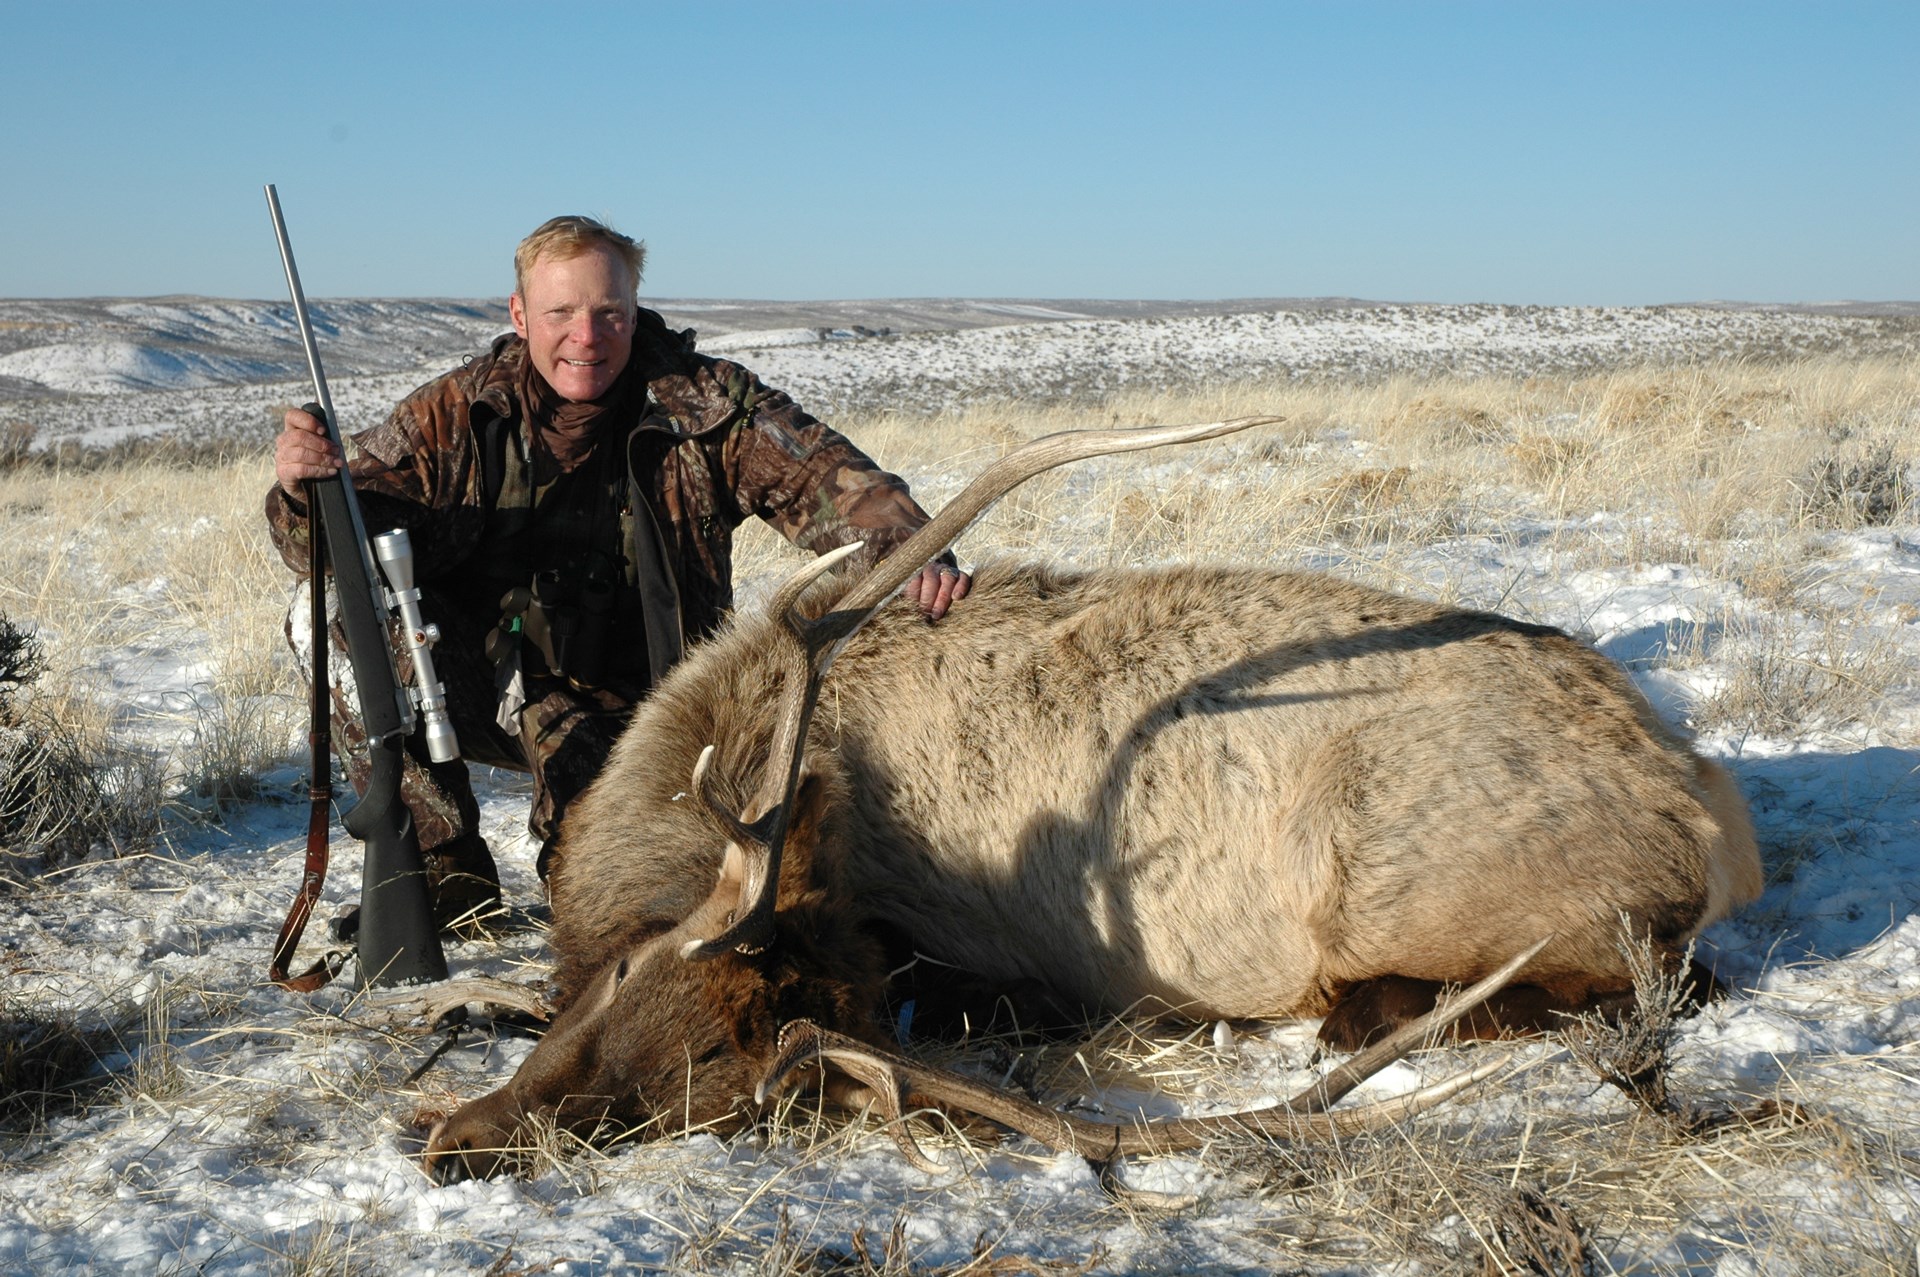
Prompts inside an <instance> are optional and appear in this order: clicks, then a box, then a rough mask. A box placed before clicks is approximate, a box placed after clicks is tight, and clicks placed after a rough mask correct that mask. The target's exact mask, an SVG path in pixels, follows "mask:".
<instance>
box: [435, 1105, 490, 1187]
mask: <svg viewBox="0 0 1920 1277" xmlns="http://www.w3.org/2000/svg"><path fill="white" fill-rule="evenodd" d="M420 1160H421V1163H422V1165H421V1169H422V1170H424V1171H426V1173H427V1178H428V1179H430V1180H432V1181H433V1182H434V1183H436V1184H439V1185H441V1186H443V1187H444V1186H446V1185H448V1184H459V1183H464V1182H465V1181H467V1180H470V1179H486V1178H488V1177H489V1176H491V1175H492V1174H493V1173H494V1171H495V1170H497V1169H498V1168H499V1164H500V1157H499V1150H498V1149H491V1148H475V1147H473V1145H472V1142H471V1141H470V1140H469V1139H468V1138H466V1137H465V1136H460V1135H452V1136H450V1135H448V1134H447V1123H446V1119H444V1118H443V1119H441V1121H440V1122H439V1123H438V1124H437V1125H435V1126H434V1128H433V1131H432V1133H431V1134H429V1135H428V1136H427V1151H426V1152H425V1153H424V1154H422V1156H421V1159H420Z"/></svg>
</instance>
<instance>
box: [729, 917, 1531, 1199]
mask: <svg viewBox="0 0 1920 1277" xmlns="http://www.w3.org/2000/svg"><path fill="white" fill-rule="evenodd" d="M1552 939H1553V937H1552V936H1548V937H1547V938H1546V939H1545V940H1542V941H1540V942H1539V943H1538V944H1535V945H1533V946H1532V947H1531V948H1529V949H1527V950H1526V951H1525V952H1524V953H1521V954H1519V955H1518V956H1516V957H1515V958H1513V959H1512V960H1511V961H1510V962H1508V963H1507V964H1506V965H1505V966H1503V967H1501V968H1500V969H1499V970H1498V971H1495V972H1494V973H1493V974H1492V975H1490V976H1488V977H1487V978H1486V979H1484V980H1482V981H1480V982H1479V983H1478V984H1476V985H1474V986H1473V987H1472V988H1469V989H1465V990H1463V991H1461V992H1459V993H1456V994H1454V995H1453V996H1452V997H1450V998H1447V999H1446V1000H1444V1001H1443V1002H1441V1003H1440V1004H1439V1005H1437V1006H1435V1007H1434V1009H1433V1010H1431V1011H1429V1012H1428V1013H1427V1014H1426V1015H1424V1016H1421V1017H1420V1018H1419V1019H1418V1020H1416V1021H1414V1022H1413V1023H1411V1024H1408V1025H1405V1026H1404V1027H1402V1028H1400V1029H1399V1030H1397V1031H1395V1032H1394V1033H1393V1034H1392V1035H1390V1036H1389V1037H1387V1038H1386V1039H1384V1040H1382V1041H1381V1042H1379V1043H1377V1044H1376V1045H1374V1046H1372V1047H1370V1048H1368V1049H1367V1050H1365V1051H1363V1052H1361V1053H1360V1054H1358V1055H1356V1056H1354V1057H1353V1058H1352V1059H1350V1060H1348V1061H1347V1063H1346V1064H1344V1065H1342V1066H1341V1067H1340V1068H1338V1069H1335V1070H1334V1071H1333V1072H1331V1073H1329V1074H1328V1075H1327V1076H1326V1077H1324V1078H1322V1079H1320V1080H1319V1081H1317V1082H1314V1083H1313V1084H1311V1085H1310V1086H1308V1087H1307V1088H1305V1089H1304V1090H1301V1091H1299V1092H1297V1093H1296V1094H1294V1095H1291V1096H1289V1097H1287V1098H1286V1099H1284V1100H1281V1101H1280V1102H1279V1103H1277V1104H1272V1105H1268V1106H1267V1107H1265V1108H1258V1109H1249V1110H1247V1111H1245V1112H1240V1113H1222V1114H1218V1115H1216V1116H1212V1117H1182V1118H1170V1119H1167V1120H1164V1121H1158V1122H1152V1121H1147V1120H1146V1119H1136V1120H1135V1121H1134V1122H1132V1123H1120V1122H1097V1121H1093V1120H1091V1119H1089V1118H1084V1117H1079V1116H1076V1115H1075V1114H1072V1113H1061V1112H1058V1111H1056V1110H1054V1109H1050V1108H1045V1107H1043V1106H1041V1105H1039V1104H1035V1103H1033V1102H1032V1101H1030V1100H1027V1099H1025V1098H1023V1097H1021V1096H1018V1095H1014V1094H1012V1093H1011V1092H1008V1091H1004V1090H1001V1089H999V1088H998V1087H994V1086H989V1085H987V1084H986V1083H983V1082H977V1081H974V1080H973V1079H972V1078H966V1077H962V1076H960V1075H959V1074H957V1073H949V1072H947V1071H946V1070H945V1069H938V1068H933V1067H931V1066H929V1065H925V1064H917V1063H915V1062H914V1061H911V1060H907V1059H904V1058H902V1057H900V1056H897V1055H893V1054H891V1053H890V1052H887V1051H882V1050H880V1049H878V1048H875V1047H872V1046H869V1045H867V1044H866V1043H865V1042H861V1041H858V1040H856V1039H854V1038H850V1037H847V1036H845V1035H844V1034H840V1033H835V1032H833V1031H831V1030H829V1029H823V1028H821V1027H820V1026H819V1025H817V1024H815V1023H813V1022H812V1021H811V1020H795V1021H793V1022H791V1023H789V1024H787V1025H784V1026H782V1028H781V1030H780V1041H779V1046H778V1048H777V1050H776V1051H775V1053H774V1058H773V1061H772V1063H771V1064H769V1065H768V1067H767V1071H766V1075H765V1076H764V1077H763V1078H762V1080H761V1082H760V1086H759V1088H758V1090H757V1091H756V1092H755V1095H754V1098H755V1100H756V1101H757V1102H759V1103H761V1104H764V1103H766V1100H767V1097H768V1096H769V1095H771V1094H774V1093H776V1092H777V1091H778V1090H779V1089H780V1088H781V1087H782V1085H783V1084H784V1083H785V1082H786V1081H787V1080H788V1079H789V1078H790V1077H791V1076H792V1074H793V1072H794V1071H795V1070H796V1069H798V1068H800V1067H802V1066H803V1065H807V1064H812V1063H818V1064H820V1065H821V1066H822V1067H825V1066H827V1065H832V1066H834V1067H836V1068H838V1069H840V1070H842V1071H843V1072H845V1073H847V1074H848V1075H849V1076H851V1077H852V1078H853V1079H854V1080H855V1081H858V1082H860V1083H862V1084H864V1085H865V1086H866V1087H867V1089H868V1090H870V1091H872V1092H873V1094H874V1097H875V1100H874V1103H875V1105H876V1107H877V1108H878V1109H879V1111H880V1114H881V1116H882V1117H884V1118H886V1119H887V1120H888V1122H889V1124H890V1128H891V1131H892V1134H893V1138H894V1141H895V1142H896V1143H897V1144H899V1146H900V1151H901V1152H902V1153H903V1154H904V1155H905V1156H906V1158H907V1160H908V1161H910V1162H912V1163H913V1165H914V1166H915V1167H916V1168H918V1169H919V1170H922V1171H925V1172H927V1173H929V1174H938V1173H939V1172H940V1171H942V1170H944V1169H945V1168H944V1167H943V1166H941V1164H940V1163H939V1162H937V1161H935V1160H934V1159H932V1158H930V1157H928V1156H927V1155H926V1153H925V1152H923V1151H922V1150H921V1148H920V1146H919V1144H918V1143H916V1142H915V1141H914V1138H913V1135H912V1133H911V1132H910V1131H909V1130H908V1129H907V1126H906V1123H905V1122H904V1121H902V1120H901V1119H902V1118H903V1117H904V1116H905V1112H906V1109H907V1107H908V1104H909V1103H910V1098H911V1100H912V1101H918V1102H919V1103H922V1104H926V1103H932V1104H940V1105H945V1106H947V1107H950V1108H953V1109H957V1110H960V1111H962V1112H967V1113H975V1114H978V1115H979V1116H981V1117H985V1118H989V1119H991V1120H992V1121H995V1122H998V1123H1000V1124H1001V1125H1002V1126H1006V1127H1009V1128H1011V1129H1012V1130H1015V1131H1019V1132H1020V1133H1021V1134H1023V1135H1028V1136H1031V1137H1032V1138H1033V1139H1036V1140H1038V1141H1039V1142H1040V1143H1042V1144H1045V1145H1046V1146H1047V1147H1048V1148H1051V1149H1054V1150H1055V1151H1057V1152H1063V1153H1065V1152H1071V1153H1078V1154H1080V1155H1081V1156H1083V1157H1086V1158H1088V1159H1090V1160H1092V1161H1094V1162H1096V1163H1103V1164H1106V1165H1108V1166H1110V1165H1111V1164H1112V1162H1113V1161H1114V1160H1115V1159H1117V1158H1121V1157H1125V1156H1127V1155H1128V1154H1130V1153H1171V1152H1178V1151H1180V1150H1182V1149H1190V1148H1198V1147H1200V1146H1202V1145H1204V1144H1207V1143H1209V1142H1211V1141H1213V1140H1216V1139H1219V1138H1220V1137H1221V1136H1223V1135H1229V1134H1247V1133H1251V1134H1256V1135H1263V1136H1266V1137H1267V1138H1269V1139H1284V1140H1328V1139H1335V1138H1338V1137H1340V1136H1343V1135H1350V1134H1354V1133H1356V1132H1361V1131H1371V1130H1378V1129H1379V1128H1381V1127H1383V1126H1387V1125H1390V1124H1392V1123H1394V1122H1398V1121H1402V1120H1404V1119H1406V1118H1409V1117H1412V1116H1413V1115H1414V1114H1416V1113H1421V1112H1424V1111H1426V1110H1427V1109H1430V1108H1433V1107H1434V1106H1436V1105H1439V1104H1442V1103H1444V1102H1446V1101H1447V1100H1449V1099H1452V1098H1453V1097H1454V1096H1456V1095H1458V1094H1460V1092H1462V1091H1465V1090H1467V1089H1468V1088H1469V1087H1472V1086H1476V1085H1478V1084H1479V1083H1480V1082H1483V1081H1485V1080H1486V1079H1487V1078H1489V1077H1492V1076H1493V1075H1494V1074H1495V1073H1498V1072H1499V1071H1500V1070H1501V1069H1503V1068H1505V1067H1506V1066H1507V1064H1508V1063H1509V1061H1510V1060H1511V1058H1512V1056H1511V1054H1510V1053H1508V1052H1502V1053H1500V1054H1499V1055H1497V1056H1496V1057H1495V1058H1493V1059H1492V1060H1488V1061H1485V1062H1483V1063H1481V1064H1477V1065H1475V1066H1473V1067H1472V1068H1468V1069H1464V1070H1462V1071H1460V1072H1458V1073H1454V1074H1452V1075H1450V1076H1448V1077H1445V1078H1442V1079H1441V1080H1440V1081H1438V1082H1434V1083H1432V1084H1431V1085H1428V1086H1425V1087H1422V1088H1421V1089H1419V1090H1417V1091H1413V1092H1411V1093H1409V1094H1406V1095H1401V1096H1398V1097H1396V1098H1394V1099H1391V1100H1382V1101H1380V1102H1378V1103H1375V1104H1369V1105H1365V1106H1363V1107H1359V1108H1349V1109H1342V1110H1340V1111H1339V1112H1329V1111H1328V1109H1329V1106H1331V1105H1332V1104H1333V1103H1334V1102H1335V1101H1337V1100H1339V1099H1340V1098H1341V1097H1342V1096H1344V1095H1346V1094H1347V1092H1349V1091H1351V1090H1352V1089H1353V1088H1354V1087H1356V1086H1358V1085H1360V1083H1362V1082H1364V1081H1365V1080H1366V1079H1367V1078H1369V1077H1371V1076H1372V1075H1373V1074H1375V1073H1378V1072H1379V1071H1380V1070H1381V1069H1383V1068H1385V1067H1386V1066H1387V1065H1389V1064H1391V1063H1393V1062H1394V1061H1395V1060H1397V1059H1399V1058H1400V1057H1401V1056H1403V1055H1405V1054H1406V1053H1407V1052H1408V1051H1410V1050H1412V1049H1413V1048H1414V1047H1415V1046H1418V1045H1419V1044H1420V1043H1421V1042H1423V1041H1426V1040H1427V1039H1429V1038H1430V1037H1432V1036H1433V1035H1434V1034H1437V1033H1438V1032H1439V1031H1440V1030H1441V1029H1444V1028H1446V1027H1447V1026H1448V1025H1449V1024H1452V1023H1453V1022H1454V1021H1455V1020H1457V1019H1459V1018H1460V1017H1461V1016H1463V1015H1465V1014H1466V1013H1467V1012H1469V1011H1471V1010H1473V1008H1475V1007H1477V1006H1479V1005H1480V1004H1481V1003H1483V1002H1485V1001H1486V1000H1487V999H1488V998H1490V997H1492V996H1493V995H1494V994H1495V993H1497V992H1498V991H1499V990H1500V989H1501V988H1502V987H1504V986H1505V985H1506V984H1507V982H1508V981H1510V980H1512V979H1513V977H1514V976H1515V975H1516V974H1518V972H1519V971H1520V969H1521V968H1522V967H1523V966H1525V965H1526V964H1527V962H1528V961H1529V960H1531V959H1532V958H1533V956H1534V955H1535V954H1537V953H1539V952H1540V951H1541V950H1542V949H1544V948H1545V947H1546V946H1547V944H1548V942H1549V941H1551V940H1552Z"/></svg>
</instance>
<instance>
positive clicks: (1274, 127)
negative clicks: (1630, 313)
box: [0, 0, 1920, 304]
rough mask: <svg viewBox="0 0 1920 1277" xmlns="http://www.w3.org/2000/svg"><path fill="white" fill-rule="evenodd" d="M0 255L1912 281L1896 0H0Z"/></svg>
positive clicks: (1014, 274) (882, 284) (263, 275)
mask: <svg viewBox="0 0 1920 1277" xmlns="http://www.w3.org/2000/svg"><path fill="white" fill-rule="evenodd" d="M0 148H3V149H0V161H3V162H0V244H4V249H0V296H9V297H47V296H80V295H101V294H105V295H120V294H136V295H144V294H157V293H201V294H208V295H213V296H239V297H277V296H279V295H280V291H281V288H282V287H283V285H282V281H281V279H280V276H279V273H278V269H279V268H278V262H277V258H276V256H275V253H274V247H273V238H272V233H271V226H270V223H269V222H268V219H267V214H266V207H265V202H264V200H263V198H262V196H261V192H260V188H261V185H262V184H263V183H265V182H268V181H271V182H274V183H276V184H277V185H278V187H279V190H280V194H281V198H282V201H283V202H284V204H285V206H286V214H287V220H288V224H289V227H290V230H291V233H292V236H293V241H294V245H295V248H296V250H297V252H298V254H299V258H300V266H301V272H302V275H303V278H304V282H305V284H306V287H307V290H308V291H309V292H310V293H312V294H313V295H315V296H377V295H389V296H410V295H437V296H488V295H500V294H504V293H505V292H506V291H508V290H509V289H510V287H511V254H512V248H513V245H514V243H515V242H517V240H518V239H519V238H520V236H521V235H523V234H525V233H526V232H527V231H528V230H530V229H532V227H533V226H534V225H536V224H537V223H538V222H540V221H541V220H542V219H544V218H545V217H548V216H550V215H552V214H555V213H560V212H585V213H591V214H594V215H598V216H601V217H604V218H606V219H608V220H610V221H612V222H613V223H614V224H615V225H617V226H619V227H620V228H621V229H623V230H626V231H628V232H629V233H631V234H635V235H637V236H639V237H641V238H643V239H645V240H646V241H647V243H648V245H649V247H650V251H651V254H652V263H651V265H650V267H649V270H648V278H647V282H646V286H645V290H644V291H646V292H650V293H653V294H655V295H659V296H678V297H761V298H796V299H798V298H833V297H909V296H1013V297H1160V298H1219V297H1281V296H1327V295H1344V296H1358V297H1369V298H1379V299H1394V300H1421V301H1507V302H1541V303H1577V304H1639V303H1655V302H1664V301H1681V300H1704V299H1746V300H1764V301H1820V300H1834V299H1840V298H1857V299H1868V300H1881V299H1893V298H1900V299H1917V298H1920V4H1915V3H1912V0H1907V2H1905V3H1898V4H1893V3H1889V4H1844V3H1840V4H1833V3H1822V4H1806V5H1779V4H1768V3H1740V4H1717V3H1663V4H1628V3H1610V4H1584V3H1532V4H1510V3H1459V4H1441V3H1420V4H1413V3H1403V4H1394V3H1362V2H1356V3H1350V4H1335V3H1321V4H1294V3H1269V4H1256V3H1207V2H1197V0H1188V2H1186V3H1180V4H1136V3H1129V2H1127V0H1108V2H1106V3H1099V4H1094V3H1084V4H1069V3H1048V2H1047V0H1027V2H1026V3H992V2H986V3H964V4H962V3H952V4H934V3H926V2H899V3H802V2H799V0H786V2H784V3H744V2H743V3H711V4H682V3H672V4H669V3H658V4H611V3H601V4H597V5H584V6H583V5H567V6H562V5H555V4H544V3H522V4H514V5H505V4H491V3H466V4H459V5H452V4H425V3H414V4H378V5H375V4H355V3H329V2H327V0H305V2H303V3H279V2H277V0H275V2H268V0H253V2H252V3H248V4H235V5H215V4H191V3H188V4H156V3H151V0H149V2H147V3H142V4H90V3H84V2H82V3H41V4H31V5H29V4H25V3H19V2H18V0H0Z"/></svg>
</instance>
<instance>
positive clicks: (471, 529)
mask: <svg viewBox="0 0 1920 1277" xmlns="http://www.w3.org/2000/svg"><path fill="white" fill-rule="evenodd" d="M468 381H469V378H468V376H467V375H466V370H464V369H463V370H459V371H456V372H453V373H449V374H447V375H446V376H444V377H441V378H438V379H437V380H435V381H431V382H428V383H427V384H426V385H424V386H422V387H420V388H419V389H418V390H416V391H414V392H413V393H412V394H410V395H408V396H407V397H406V398H405V399H403V400H401V402H400V404H399V406H398V407H396V408H395V409H394V410H393V412H392V414H391V415H389V416H388V418H387V419H386V420H385V421H384V422H382V423H381V424H379V425H377V426H373V427H371V428H370V429H367V430H363V431H361V432H360V433H359V434H357V435H355V436H354V439H353V444H354V446H355V447H354V448H350V449H349V451H350V453H354V452H355V449H357V453H355V455H353V456H352V460H351V461H349V462H348V465H347V468H348V472H349V473H350V474H351V475H352V476H353V486H354V490H355V492H356V493H357V494H358V495H359V499H360V510H361V515H362V518H363V521H364V522H365V523H366V526H367V530H368V532H369V533H376V532H384V531H386V530H387V529H389V528H399V527H403V528H406V529H407V530H408V533H409V535H410V536H411V538H412V541H413V554H414V562H415V564H416V565H417V566H418V568H419V571H420V573H421V575H422V576H431V575H433V574H434V573H436V572H438V571H443V570H445V569H446V568H448V567H451V566H453V565H454V564H457V563H458V562H459V561H460V560H461V559H463V558H465V557H466V555H467V554H468V553H470V552H471V551H472V549H473V547H474V545H475V544H477V541H478V538H479V535H480V529H481V526H482V524H483V523H484V516H483V512H482V511H481V509H480V497H479V488H478V482H477V479H476V476H475V474H474V458H473V445H472V435H471V433H470V432H469V430H468V429H467V410H468V407H469V399H468V396H467V393H466V387H467V383H468ZM267 526H268V529H269V531H270V532H271V534H272V537H273V543H274V546H275V548H277V549H278V550H279V551H280V557H281V558H282V559H284V560H285V561H286V563H287V566H288V567H290V568H292V569H293V570H294V571H295V572H297V573H300V574H302V575H304V574H305V573H306V570H307V538H308V534H309V529H310V528H311V526H312V525H311V524H310V523H309V522H308V518H307V508H306V503H305V502H304V501H303V500H300V499H299V498H295V497H290V496H288V495H287V493H286V492H285V491H283V490H282V489H281V487H280V485H279V484H277V483H276V484H274V486H273V487H272V488H271V489H270V490H269V491H268V493H267Z"/></svg>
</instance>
